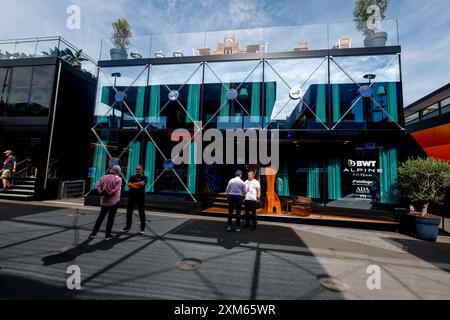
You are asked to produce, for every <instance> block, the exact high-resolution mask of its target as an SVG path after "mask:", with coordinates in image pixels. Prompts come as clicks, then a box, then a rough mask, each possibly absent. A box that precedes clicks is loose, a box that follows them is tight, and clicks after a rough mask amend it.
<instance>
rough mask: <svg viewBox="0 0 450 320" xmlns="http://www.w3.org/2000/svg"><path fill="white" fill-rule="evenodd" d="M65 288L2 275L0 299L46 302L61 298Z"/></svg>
mask: <svg viewBox="0 0 450 320" xmlns="http://www.w3.org/2000/svg"><path fill="white" fill-rule="evenodd" d="M65 291H67V288H62V287H57V286H52V285H48V284H44V283H42V282H40V281H36V280H33V279H29V278H25V277H19V276H13V275H2V277H1V285H0V298H1V299H8V300H35V299H36V300H48V299H52V300H53V299H57V297H62V296H63V294H64V293H65Z"/></svg>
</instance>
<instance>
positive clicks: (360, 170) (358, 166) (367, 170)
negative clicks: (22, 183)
mask: <svg viewBox="0 0 450 320" xmlns="http://www.w3.org/2000/svg"><path fill="white" fill-rule="evenodd" d="M382 172H383V170H381V169H379V168H377V161H375V160H358V161H355V160H352V159H349V160H348V166H347V168H345V169H344V173H351V174H353V176H354V177H360V178H367V177H371V176H372V175H373V174H380V173H382Z"/></svg>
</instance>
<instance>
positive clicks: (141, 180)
mask: <svg viewBox="0 0 450 320" xmlns="http://www.w3.org/2000/svg"><path fill="white" fill-rule="evenodd" d="M147 180H148V179H147V177H146V176H145V175H144V168H143V167H142V166H141V165H139V166H137V168H136V175H135V176H132V177H131V178H130V179H129V180H128V187H129V188H130V192H129V193H128V206H127V224H126V226H125V228H124V229H123V230H122V232H125V233H126V232H129V231H130V229H131V224H132V222H133V212H134V209H135V207H136V206H137V207H138V211H139V217H140V219H141V231H140V232H139V233H140V234H144V233H145V225H146V218H145V186H146V185H147Z"/></svg>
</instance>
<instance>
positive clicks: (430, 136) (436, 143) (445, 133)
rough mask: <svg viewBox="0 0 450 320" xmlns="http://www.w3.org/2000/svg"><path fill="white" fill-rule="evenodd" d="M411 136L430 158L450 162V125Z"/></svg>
mask: <svg viewBox="0 0 450 320" xmlns="http://www.w3.org/2000/svg"><path fill="white" fill-rule="evenodd" d="M411 135H412V136H413V138H414V139H415V140H416V141H417V143H418V144H419V145H420V146H421V147H422V149H423V150H424V151H425V152H426V153H427V154H428V155H429V156H430V157H433V158H439V159H443V160H447V161H450V123H449V124H445V125H443V126H439V127H435V128H430V129H426V130H422V131H417V132H414V133H412V134H411Z"/></svg>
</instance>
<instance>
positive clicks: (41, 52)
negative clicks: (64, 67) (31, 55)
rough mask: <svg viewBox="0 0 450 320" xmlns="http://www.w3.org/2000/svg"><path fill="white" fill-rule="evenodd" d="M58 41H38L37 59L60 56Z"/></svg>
mask: <svg viewBox="0 0 450 320" xmlns="http://www.w3.org/2000/svg"><path fill="white" fill-rule="evenodd" d="M58 46H59V41H58V40H38V42H37V46H36V57H47V56H58Z"/></svg>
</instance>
